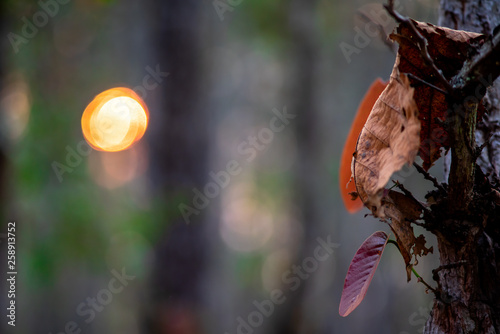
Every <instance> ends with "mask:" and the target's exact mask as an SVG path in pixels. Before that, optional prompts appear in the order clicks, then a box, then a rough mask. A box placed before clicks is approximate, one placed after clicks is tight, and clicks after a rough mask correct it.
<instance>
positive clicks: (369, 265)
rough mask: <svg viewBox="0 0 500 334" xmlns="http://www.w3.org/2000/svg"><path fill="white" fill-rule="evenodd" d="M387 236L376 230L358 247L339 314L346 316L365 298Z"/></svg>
mask: <svg viewBox="0 0 500 334" xmlns="http://www.w3.org/2000/svg"><path fill="white" fill-rule="evenodd" d="M388 239H389V236H388V235H387V234H386V233H385V232H382V231H378V232H375V233H373V234H372V235H371V236H369V237H368V238H367V239H366V240H365V241H364V242H363V244H362V245H361V246H360V247H359V249H358V251H357V252H356V254H355V255H354V258H353V259H352V261H351V264H350V265H349V269H348V270H347V275H346V277H345V282H344V289H343V290H342V297H341V298H340V305H339V314H340V315H341V316H342V317H346V316H348V315H349V314H350V313H351V312H352V311H354V309H355V308H356V307H358V305H359V304H360V303H361V301H362V300H363V298H365V295H366V292H367V291H368V287H369V286H370V283H371V281H372V278H373V275H374V274H375V271H376V270H377V266H378V264H379V262H380V258H381V257H382V253H383V252H384V249H385V246H386V245H387V240H388Z"/></svg>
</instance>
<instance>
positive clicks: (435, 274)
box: [432, 260, 467, 282]
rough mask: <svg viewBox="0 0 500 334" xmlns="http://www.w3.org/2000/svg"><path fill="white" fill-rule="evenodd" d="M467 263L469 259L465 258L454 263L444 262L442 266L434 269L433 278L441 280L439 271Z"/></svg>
mask: <svg viewBox="0 0 500 334" xmlns="http://www.w3.org/2000/svg"><path fill="white" fill-rule="evenodd" d="M466 263H467V261H465V260H461V261H457V262H453V263H448V264H443V265H442V266H439V267H437V268H436V269H433V270H432V278H433V279H434V280H435V281H436V282H438V281H439V277H438V273H439V272H440V271H441V270H445V269H451V268H455V267H458V266H461V265H464V264H466Z"/></svg>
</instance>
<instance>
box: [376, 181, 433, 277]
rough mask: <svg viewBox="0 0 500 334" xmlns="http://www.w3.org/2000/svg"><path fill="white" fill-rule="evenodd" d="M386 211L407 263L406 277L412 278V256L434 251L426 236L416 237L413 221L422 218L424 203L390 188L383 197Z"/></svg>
mask: <svg viewBox="0 0 500 334" xmlns="http://www.w3.org/2000/svg"><path fill="white" fill-rule="evenodd" d="M382 203H383V207H384V212H385V214H386V216H387V217H388V218H390V219H391V222H390V224H389V225H390V227H391V230H392V232H393V233H394V235H395V236H396V241H397V243H398V246H399V251H400V252H401V255H402V256H403V259H404V261H405V265H406V279H407V280H408V281H410V279H411V268H412V266H413V263H412V256H414V257H415V261H416V260H417V258H416V257H417V256H422V255H427V253H429V252H431V253H432V247H431V248H426V247H425V238H424V236H423V235H420V236H419V237H418V238H415V233H414V232H413V227H412V226H411V222H413V221H415V220H417V219H419V218H420V216H421V214H422V204H420V203H419V202H417V201H416V200H415V199H413V198H410V197H408V196H406V195H405V194H402V193H400V192H397V191H393V190H390V191H389V193H388V195H387V196H385V197H384V198H383V199H382Z"/></svg>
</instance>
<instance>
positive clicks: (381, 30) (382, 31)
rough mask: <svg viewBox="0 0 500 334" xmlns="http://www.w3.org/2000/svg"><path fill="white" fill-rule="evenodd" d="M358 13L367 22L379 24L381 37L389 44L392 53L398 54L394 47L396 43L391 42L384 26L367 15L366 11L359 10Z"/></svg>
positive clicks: (385, 43)
mask: <svg viewBox="0 0 500 334" xmlns="http://www.w3.org/2000/svg"><path fill="white" fill-rule="evenodd" d="M358 15H359V16H361V18H362V19H364V20H365V22H366V23H367V24H368V23H370V22H371V23H374V24H375V25H376V26H377V30H378V33H379V35H380V39H381V40H382V42H383V43H384V45H385V46H387V47H388V48H389V50H391V52H392V53H394V54H396V53H397V51H396V49H395V47H394V43H391V42H390V40H389V39H388V37H387V32H386V31H385V29H384V26H383V25H381V24H380V23H378V22H376V21H375V20H373V19H372V18H370V17H369V16H368V15H366V14H365V13H363V12H362V11H360V10H358Z"/></svg>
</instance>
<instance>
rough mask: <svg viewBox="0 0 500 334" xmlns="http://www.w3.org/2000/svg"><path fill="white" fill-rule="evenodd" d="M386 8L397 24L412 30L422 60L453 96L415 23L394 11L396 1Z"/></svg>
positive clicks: (390, 1)
mask: <svg viewBox="0 0 500 334" xmlns="http://www.w3.org/2000/svg"><path fill="white" fill-rule="evenodd" d="M384 8H385V9H386V10H387V12H388V13H389V15H391V16H392V17H393V18H394V20H396V22H398V23H402V24H405V25H407V26H408V27H409V28H410V30H411V31H412V32H413V34H414V35H415V40H416V42H417V43H418V46H419V49H420V55H421V56H422V59H423V60H424V62H425V63H426V65H427V66H429V67H430V68H431V69H432V70H433V72H434V73H435V75H436V77H437V78H438V80H439V81H440V82H441V84H443V86H444V87H445V88H446V91H447V92H448V94H450V95H453V93H454V89H453V87H452V86H451V84H450V82H449V81H448V80H447V79H446V78H445V77H444V75H443V72H442V71H441V70H440V69H438V68H437V66H436V64H434V61H433V60H432V58H431V56H430V55H429V51H428V50H427V39H426V38H425V37H424V36H422V34H421V33H420V31H418V29H417V28H416V27H415V25H414V24H413V21H411V20H410V19H409V18H408V17H406V16H403V15H401V14H399V13H398V12H397V11H396V10H395V9H394V0H389V3H388V4H387V5H384Z"/></svg>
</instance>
